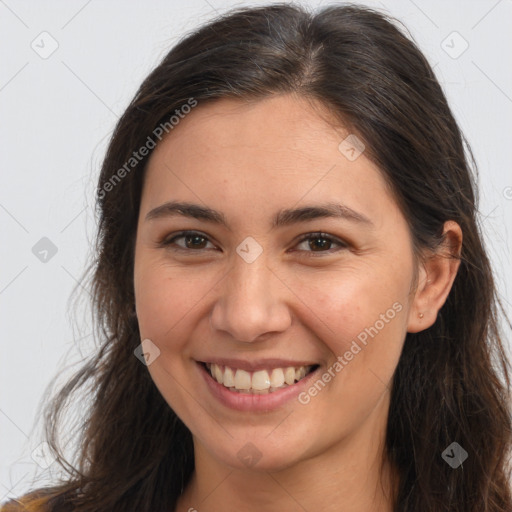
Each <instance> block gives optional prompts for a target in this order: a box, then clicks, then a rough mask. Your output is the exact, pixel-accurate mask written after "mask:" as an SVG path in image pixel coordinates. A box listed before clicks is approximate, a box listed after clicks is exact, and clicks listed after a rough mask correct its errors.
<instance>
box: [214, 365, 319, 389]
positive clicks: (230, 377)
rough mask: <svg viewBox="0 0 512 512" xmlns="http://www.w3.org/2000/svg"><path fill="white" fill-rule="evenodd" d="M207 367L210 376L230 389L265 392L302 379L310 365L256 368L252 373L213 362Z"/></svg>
mask: <svg viewBox="0 0 512 512" xmlns="http://www.w3.org/2000/svg"><path fill="white" fill-rule="evenodd" d="M206 367H207V369H208V370H209V372H210V374H211V375H212V377H213V378H214V379H215V380H216V381H217V382H218V383H219V384H222V385H224V386H225V387H227V388H229V389H230V390H231V391H237V392H239V393H251V394H252V393H253V394H266V393H273V392H274V391H277V390H278V389H281V388H283V387H286V386H291V385H292V384H294V383H295V381H297V382H298V381H299V380H301V379H303V378H304V377H305V376H306V375H307V374H308V372H309V371H310V370H311V366H299V367H297V368H295V367H293V366H288V367H286V368H274V369H272V370H268V371H267V370H258V371H255V372H253V373H250V372H247V371H245V370H242V369H240V368H238V369H234V368H230V367H229V366H219V365H218V364H215V363H211V364H210V363H207V364H206ZM269 373H270V374H269Z"/></svg>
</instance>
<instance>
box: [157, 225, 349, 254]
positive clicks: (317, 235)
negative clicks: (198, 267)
mask: <svg viewBox="0 0 512 512" xmlns="http://www.w3.org/2000/svg"><path fill="white" fill-rule="evenodd" d="M186 236H200V237H201V238H204V239H206V240H207V241H208V242H210V243H212V242H211V241H210V240H209V239H208V237H207V236H206V235H204V234H203V233H200V232H198V231H182V232H180V233H177V234H175V235H173V236H172V237H171V238H167V239H164V240H163V241H162V242H161V244H160V245H161V246H163V247H166V248H168V249H171V250H173V251H182V252H191V251H192V252H201V251H206V250H208V249H188V248H185V247H180V246H174V247H172V244H174V243H175V241H176V240H178V239H180V238H184V237H186ZM318 238H320V239H324V240H328V241H330V242H332V243H335V244H338V245H339V246H340V247H339V248H338V249H334V250H333V249H328V250H326V251H305V252H309V253H311V254H312V255H313V256H314V257H316V256H318V255H320V254H322V253H323V254H333V253H334V252H338V251H341V250H343V249H347V248H348V244H347V243H346V242H343V241H342V240H340V239H338V238H335V237H333V236H331V235H328V234H327V233H322V232H320V231H317V232H314V233H307V234H306V235H304V236H303V237H302V238H301V239H300V240H299V241H298V242H297V245H298V244H301V243H302V242H305V241H307V240H314V239H318Z"/></svg>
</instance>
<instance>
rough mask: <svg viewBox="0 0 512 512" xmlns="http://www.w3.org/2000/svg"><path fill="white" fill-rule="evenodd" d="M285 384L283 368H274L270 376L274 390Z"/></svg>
mask: <svg viewBox="0 0 512 512" xmlns="http://www.w3.org/2000/svg"><path fill="white" fill-rule="evenodd" d="M283 384H284V373H283V369H282V368H274V369H273V370H272V375H271V376H270V385H271V386H272V387H273V388H280V387H281V386H282V385H283Z"/></svg>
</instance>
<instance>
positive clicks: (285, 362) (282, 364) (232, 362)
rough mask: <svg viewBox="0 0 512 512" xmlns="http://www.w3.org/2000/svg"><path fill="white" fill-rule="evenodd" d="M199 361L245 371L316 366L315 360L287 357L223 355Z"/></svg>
mask: <svg viewBox="0 0 512 512" xmlns="http://www.w3.org/2000/svg"><path fill="white" fill-rule="evenodd" d="M199 362H200V363H213V364H217V365H219V366H229V367H230V368H240V369H241V370H245V371H247V372H256V371H258V370H268V369H271V368H287V367H289V366H293V367H295V368H297V367H299V366H317V365H318V363H317V362H312V361H306V360H300V361H290V360H289V359H275V358H274V359H253V360H251V361H247V360H244V359H232V358H223V357H212V358H209V359H203V360H200V361H199Z"/></svg>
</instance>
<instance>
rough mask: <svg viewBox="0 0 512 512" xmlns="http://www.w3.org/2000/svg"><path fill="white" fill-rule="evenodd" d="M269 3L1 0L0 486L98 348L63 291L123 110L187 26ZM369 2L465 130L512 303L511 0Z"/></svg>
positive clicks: (22, 477)
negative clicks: (403, 29) (407, 44)
mask: <svg viewBox="0 0 512 512" xmlns="http://www.w3.org/2000/svg"><path fill="white" fill-rule="evenodd" d="M266 3H268V2H233V1H222V0H187V1H185V0H182V1H169V0H168V1H155V0H153V1H150V2H135V1H131V2H128V1H120V0H118V1H109V2H106V1H104V2H100V1H98V0H89V1H86V0H80V1H75V0H73V1H68V2H56V1H46V2H36V1H35V0H34V1H32V2H29V1H19V0H18V1H15V0H5V1H3V0H0V38H1V45H0V52H1V66H0V114H1V124H0V138H1V144H2V145H1V147H2V152H1V153H0V160H1V164H0V168H1V170H2V174H1V188H0V221H1V227H2V241H1V244H0V251H1V257H2V264H1V272H0V306H1V322H2V324H1V325H2V327H1V330H2V356H1V358H0V433H1V435H0V501H3V500H5V499H7V498H8V497H11V496H17V495H18V496H19V495H20V494H21V493H23V492H25V491H27V490H28V489H29V488H30V487H31V482H32V478H33V477H34V476H36V475H46V476H47V478H51V474H50V473H49V471H52V470H54V466H57V465H56V464H54V465H52V466H50V468H49V469H46V470H45V468H44V466H46V465H47V464H48V462H51V461H48V458H47V457H46V458H45V456H44V450H43V454H42V455H41V453H40V451H36V452H35V455H34V458H35V459H36V460H37V462H38V463H36V461H35V460H34V458H32V456H31V453H32V451H33V450H34V449H35V448H36V447H37V446H39V444H40V442H41V437H40V431H39V430H38V429H36V428H35V427H34V426H35V425H36V423H35V421H36V420H37V413H36V411H37V408H38V405H39V403H40V400H41V397H42V394H43V391H44V390H45V388H46V386H47V385H48V384H49V382H50V380H51V379H52V377H53V376H54V375H55V374H56V373H57V372H58V371H60V370H62V368H63V367H64V366H65V365H66V364H68V363H70V362H73V361H79V360H80V358H81V357H82V356H83V355H86V354H87V353H89V351H90V350H91V346H92V345H91V340H92V336H91V332H92V328H91V323H90V319H89V316H88V315H89V313H88V308H87V298H88V292H87V291H86V290H85V291H83V300H82V302H81V303H80V304H79V307H78V316H77V317H72V316H71V315H72V313H73V311H72V310H71V309H70V306H71V305H72V304H71V303H70V302H69V299H70V295H71V292H72V290H73V288H74V287H75V286H79V287H80V286H81V284H77V283H79V281H80V278H81V276H82V273H83V270H84V268H85V265H86V263H87V262H88V261H89V258H90V257H91V243H92V241H93V237H94V232H95V226H96V221H95V215H94V188H95V180H96V178H97V175H98V171H99V167H100V164H101V159H102V156H103V154H104V151H105V148H106V143H107V141H108V137H109V135H110V134H111V132H112V129H113V127H114V124H115V122H116V120H117V118H118V116H119V115H120V114H121V113H122V111H123V109H124V108H125V107H126V106H127V104H128V102H129V101H130V100H131V98H132V96H133V94H134V93H135V91H136V89H137V87H138V86H139V84H140V82H141V81H142V80H143V78H144V77H145V76H146V75H147V73H148V72H149V71H150V70H151V69H152V68H153V67H154V66H155V65H156V64H157V62H158V61H159V60H160V59H161V58H162V57H163V55H164V54H165V53H166V52H167V51H168V50H169V49H170V47H171V46H172V44H173V43H174V42H175V41H176V40H177V39H178V38H179V37H181V36H182V35H183V34H184V33H185V32H187V31H189V30H191V29H193V28H195V27H197V26H199V25H200V24H202V23H204V22H206V21H208V20H209V19H211V18H212V17H213V16H215V15H216V14H217V13H219V14H220V13H222V12H224V11H225V10H227V9H229V8H231V7H235V6H242V5H262V4H266ZM302 3H307V4H308V5H312V6H319V5H328V4H330V3H334V2H327V1H325V2H321V1H310V2H302ZM356 3H359V2H356ZM364 3H365V4H366V5H369V6H373V7H377V8H379V9H382V10H384V11H385V12H388V13H390V14H392V15H393V16H396V17H397V18H398V19H399V20H401V21H402V22H403V23H404V24H405V25H406V26H407V27H408V29H409V30H410V32H411V34H412V36H413V37H414V38H415V40H416V41H417V43H418V44H419V46H420V48H421V49H422V50H423V51H424V53H425V54H426V56H427V58H428V59H429V61H430V62H431V64H432V65H433V66H434V68H435V72H436V74H437V76H438V78H439V80H440V81H441V83H442V85H443V87H444V90H445V91H446V94H447V96H448V99H449V102H450V104H451V107H452V109H453V111H454V114H455V116H456V118H457V120H458V122H459V124H460V126H461V128H462V129H463V131H464V133H465V134H466V136H467V137H468V139H469V141H470V143H471V145H472V148H473V150H474V153H475V156H476V159H477V162H478V164H479V169H480V179H479V181H480V194H481V203H480V212H481V221H482V229H483V230H484V232H485V238H486V241H487V243H488V246H489V251H490V255H491V258H492V261H493V264H494V267H495V272H496V275H497V276H498V280H499V288H500V293H501V296H502V298H503V299H504V300H505V301H506V302H505V305H506V307H507V310H508V313H509V314H510V312H511V307H510V299H509V297H510V283H511V276H512V272H511V266H510V245H511V237H510V234H509V229H510V226H511V224H512V223H511V218H512V173H511V162H512V154H511V145H512V142H511V135H512V129H511V128H512V121H511V112H512V67H511V66H510V53H511V52H510V49H511V48H512V30H511V28H510V27H511V26H512V2H511V1H510V0H501V1H496V0H458V1H454V0H451V1H446V0H436V1H426V0H414V1H412V0H397V1H389V0H386V1H383V2H374V1H368V2H364ZM45 31H46V32H48V33H49V34H50V36H48V35H40V34H41V33H42V32H45ZM454 31H456V32H457V33H458V35H457V34H453V32H454ZM54 41H56V42H54ZM443 41H444V43H443ZM465 41H466V42H467V44H468V45H469V46H468V48H467V50H466V51H464V52H463V53H462V54H461V55H460V56H458V57H457V58H453V57H454V56H457V55H458V53H460V52H461V50H463V49H464V47H465V44H466V43H465ZM52 44H53V45H55V44H58V48H57V50H56V51H55V52H54V53H53V54H51V55H49V56H47V55H46V54H44V52H49V51H50V50H51V49H52ZM31 45H33V46H34V47H35V48H37V51H38V52H39V53H37V52H36V51H35V49H33V48H32V47H31ZM449 53H451V55H450V54H449ZM40 54H43V56H44V57H47V58H42V56H41V55H40ZM42 237H47V238H49V239H50V240H51V241H52V243H53V244H54V245H55V246H56V248H57V253H56V254H55V255H54V256H52V257H50V256H51V253H49V255H48V256H47V261H46V262H44V261H40V259H39V258H38V257H36V255H35V254H34V253H33V251H32V248H33V247H34V245H35V244H36V243H37V242H38V241H39V240H40V239H41V238H42ZM39 257H44V254H43V253H41V254H40V255H39ZM507 334H509V332H508V331H507ZM509 339H510V338H509ZM68 374H69V371H68V373H67V374H65V375H68ZM130 442H136V440H133V441H130V440H127V445H128V444H129V443H130ZM39 450H40V449H39Z"/></svg>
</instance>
